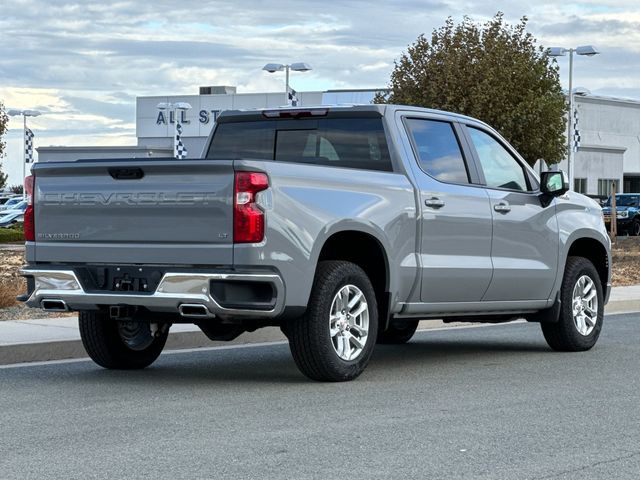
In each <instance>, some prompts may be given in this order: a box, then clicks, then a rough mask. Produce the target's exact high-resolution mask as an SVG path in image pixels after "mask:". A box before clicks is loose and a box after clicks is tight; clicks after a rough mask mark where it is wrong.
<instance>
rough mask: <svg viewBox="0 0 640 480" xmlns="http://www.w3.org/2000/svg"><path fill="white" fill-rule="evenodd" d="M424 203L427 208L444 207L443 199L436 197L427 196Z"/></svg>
mask: <svg viewBox="0 0 640 480" xmlns="http://www.w3.org/2000/svg"><path fill="white" fill-rule="evenodd" d="M424 204H425V205H426V206H427V207H429V208H442V207H444V200H440V199H439V198H438V197H431V198H427V199H426V200H425V201H424Z"/></svg>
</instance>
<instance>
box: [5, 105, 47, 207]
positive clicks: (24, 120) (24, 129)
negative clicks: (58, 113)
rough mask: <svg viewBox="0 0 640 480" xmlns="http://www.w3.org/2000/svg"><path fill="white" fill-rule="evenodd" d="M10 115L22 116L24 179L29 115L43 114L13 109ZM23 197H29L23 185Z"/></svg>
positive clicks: (24, 175)
mask: <svg viewBox="0 0 640 480" xmlns="http://www.w3.org/2000/svg"><path fill="white" fill-rule="evenodd" d="M7 114H8V115H9V116H10V117H19V116H22V135H23V139H24V140H23V146H22V179H23V181H24V178H25V177H26V176H27V171H26V170H27V117H37V116H39V115H41V113H40V112H39V111H38V110H16V109H11V110H9V111H8V112H7ZM22 198H27V191H26V189H25V188H24V186H23V187H22Z"/></svg>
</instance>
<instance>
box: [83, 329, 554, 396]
mask: <svg viewBox="0 0 640 480" xmlns="http://www.w3.org/2000/svg"><path fill="white" fill-rule="evenodd" d="M527 354H529V355H527ZM551 354H552V352H551V350H550V349H549V348H548V347H547V346H546V344H544V342H543V341H542V342H523V341H517V340H512V341H508V340H500V341H496V340H489V339H485V340H482V339H478V340H460V339H441V338H438V339H435V338H417V339H414V340H412V341H411V342H409V343H407V344H405V345H377V346H376V350H375V351H374V354H373V356H372V358H371V361H370V363H369V366H368V367H367V370H366V371H365V373H364V375H366V376H367V377H369V376H370V375H371V374H373V375H379V374H381V375H383V376H386V375H388V374H390V371H396V370H413V371H416V370H421V371H423V372H424V374H425V375H429V374H430V373H431V372H433V371H434V369H439V370H440V369H442V366H443V362H444V363H445V364H447V368H450V369H456V368H459V369H463V368H464V365H466V364H469V363H471V362H472V363H474V364H476V365H483V364H490V365H492V366H496V365H497V366H500V365H504V366H505V367H507V366H509V365H510V364H512V363H513V360H514V357H517V359H518V361H519V362H530V361H531V360H532V359H531V356H539V355H551ZM79 375H81V376H82V377H83V378H84V380H86V381H89V382H90V381H96V380H99V379H105V378H109V379H110V380H113V379H116V378H117V379H119V380H127V381H132V382H135V383H136V384H138V385H139V384H140V383H143V384H144V383H145V382H148V383H150V384H158V383H164V384H173V385H185V384H192V385H194V384H211V383H220V384H265V383H277V384H283V383H286V384H296V383H300V384H307V385H308V384H309V380H307V379H306V378H305V377H304V376H303V375H302V374H301V373H300V372H299V371H298V369H297V368H296V366H295V363H294V361H293V359H292V358H291V355H290V352H289V348H288V346H287V345H285V344H278V345H266V346H259V347H252V348H243V349H225V350H208V351H207V350H205V351H200V352H198V351H196V352H191V353H184V354H183V353H178V354H169V355H162V356H161V357H160V359H159V360H158V361H157V362H156V363H155V364H154V365H152V366H151V367H149V368H147V369H145V370H141V371H109V370H103V369H101V368H99V367H97V366H95V367H94V366H93V365H92V366H91V367H89V368H88V369H83V371H82V372H79ZM127 383H128V382H127Z"/></svg>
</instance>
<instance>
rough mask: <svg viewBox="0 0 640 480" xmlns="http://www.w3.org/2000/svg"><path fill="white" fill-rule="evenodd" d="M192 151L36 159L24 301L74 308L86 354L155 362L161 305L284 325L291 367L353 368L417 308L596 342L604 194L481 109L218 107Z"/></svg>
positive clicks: (573, 341) (208, 318)
mask: <svg viewBox="0 0 640 480" xmlns="http://www.w3.org/2000/svg"><path fill="white" fill-rule="evenodd" d="M202 157H203V158H198V159H188V160H175V159H172V158H166V159H157V158H154V159H123V160H79V161H73V162H57V163H37V164H35V165H34V166H33V169H32V176H31V177H29V181H28V184H27V187H28V191H29V193H30V205H29V207H28V209H27V211H26V213H25V235H26V239H27V250H26V259H27V265H26V266H25V267H24V269H23V270H22V274H23V275H24V276H25V277H26V279H27V284H28V291H27V293H26V294H25V295H23V296H22V297H21V299H22V300H23V301H25V302H26V304H27V305H28V306H30V307H36V308H43V309H45V310H50V311H66V310H73V311H78V312H79V324H80V333H81V336H82V340H83V343H84V346H85V348H86V350H87V352H88V354H89V355H90V357H91V358H92V359H93V360H94V361H95V362H96V363H97V364H99V365H101V366H103V367H106V368H116V369H135V368H143V367H146V366H148V365H150V364H151V363H152V362H153V361H154V360H155V359H156V358H157V357H158V356H159V355H160V352H161V351H162V349H163V347H164V344H165V341H166V339H167V335H168V332H169V328H170V327H171V325H172V324H174V323H194V324H196V325H197V326H198V327H199V328H201V329H202V331H203V332H204V333H205V334H206V335H207V336H208V337H209V338H211V339H213V340H231V339H233V338H235V337H237V336H238V335H240V334H241V333H243V332H245V331H253V330H255V329H257V328H261V327H265V326H280V327H281V328H282V331H283V332H284V333H285V334H286V336H287V337H288V339H289V343H290V348H291V352H292V354H293V358H294V359H295V362H296V364H297V365H298V367H299V368H300V370H301V371H302V372H303V373H304V374H305V375H307V376H308V377H310V378H312V379H315V380H325V381H341V380H350V379H353V378H356V377H357V376H358V375H359V374H360V373H361V372H362V371H363V370H364V368H365V367H366V365H367V363H368V361H369V359H370V357H371V354H372V351H373V348H374V346H375V344H376V343H403V342H407V341H408V340H409V339H410V338H411V337H412V335H413V334H414V332H415V330H416V327H417V325H418V321H419V319H426V318H441V319H444V320H445V321H469V322H502V321H509V320H512V319H514V318H525V319H527V320H529V321H531V322H538V323H540V324H541V327H542V332H543V334H544V337H545V339H546V340H547V342H548V344H549V346H550V347H551V348H552V349H554V350H561V351H580V350H588V349H590V348H591V347H592V346H593V345H594V344H595V343H596V341H597V339H598V336H599V334H600V330H601V328H602V322H603V309H604V305H605V303H606V302H607V299H608V295H609V291H610V278H611V256H610V241H609V237H608V236H607V232H606V230H605V227H604V223H603V219H602V213H601V209H600V207H599V206H598V204H596V203H595V202H594V201H593V200H590V199H589V198H587V197H585V196H582V195H579V194H576V193H574V192H570V191H568V185H567V181H566V177H565V175H564V173H563V172H545V173H543V174H542V176H541V179H539V178H538V176H537V175H536V174H535V173H534V171H533V170H532V169H531V168H529V167H528V166H527V164H526V163H525V162H524V161H523V159H522V158H521V157H520V156H519V155H518V153H517V152H516V151H515V150H514V149H513V148H512V147H511V146H510V145H509V144H508V143H507V142H506V141H505V140H504V139H503V138H501V137H500V135H499V134H498V133H497V132H496V131H495V130H493V129H492V128H491V127H489V126H488V125H486V124H484V123H482V122H480V121H478V120H474V119H472V118H468V117H464V116H460V115H455V114H451V113H446V112H442V111H435V110H427V109H421V108H414V107H406V106H391V105H367V106H348V107H318V108H288V109H285V108H283V109H273V110H261V111H228V112H225V113H223V114H222V115H220V117H219V119H218V121H217V124H216V126H215V128H214V130H213V132H212V134H211V136H210V138H209V141H208V143H207V146H206V147H205V150H204V154H203V156H202Z"/></svg>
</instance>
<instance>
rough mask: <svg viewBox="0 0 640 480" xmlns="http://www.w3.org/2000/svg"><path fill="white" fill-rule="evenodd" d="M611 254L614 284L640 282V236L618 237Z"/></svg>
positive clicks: (636, 283) (634, 283) (635, 283)
mask: <svg viewBox="0 0 640 480" xmlns="http://www.w3.org/2000/svg"><path fill="white" fill-rule="evenodd" d="M611 255H612V257H613V274H612V277H613V278H612V282H613V285H614V286H616V287H617V286H622V285H638V284H640V237H618V241H617V242H616V244H615V245H614V246H613V249H612V251H611Z"/></svg>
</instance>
